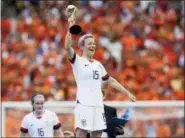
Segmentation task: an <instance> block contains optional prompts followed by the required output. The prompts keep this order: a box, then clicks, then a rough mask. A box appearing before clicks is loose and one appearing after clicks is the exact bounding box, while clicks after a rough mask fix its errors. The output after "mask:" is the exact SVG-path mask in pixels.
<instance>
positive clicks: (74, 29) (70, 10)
mask: <svg viewBox="0 0 185 138" xmlns="http://www.w3.org/2000/svg"><path fill="white" fill-rule="evenodd" d="M76 12H77V8H76V7H75V6H74V5H68V6H67V9H66V14H67V17H68V18H70V17H73V18H76ZM81 31H82V28H81V27H80V26H79V25H77V24H75V25H73V26H71V27H70V28H69V32H70V33H71V34H73V35H78V34H80V33H81Z"/></svg>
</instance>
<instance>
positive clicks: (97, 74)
mask: <svg viewBox="0 0 185 138" xmlns="http://www.w3.org/2000/svg"><path fill="white" fill-rule="evenodd" d="M75 8H76V7H75ZM68 22H69V28H70V27H71V26H73V25H74V24H75V17H74V16H71V17H69V18H68ZM78 47H79V48H80V49H81V50H82V56H79V55H78V54H76V53H75V51H74V49H73V48H72V40H71V34H70V32H69V31H68V32H67V34H66V38H65V48H66V50H67V54H68V56H69V59H70V62H71V66H72V70H73V74H74V77H75V80H76V83H77V97H76V101H77V104H76V107H75V128H76V130H75V133H76V136H77V137H86V135H87V133H89V132H90V135H91V137H101V135H102V130H104V129H106V121H105V116H104V106H103V100H102V99H103V97H102V91H101V86H102V85H101V84H102V81H106V82H107V83H108V84H109V85H111V86H112V87H113V88H115V89H117V90H119V91H120V92H123V93H125V94H126V95H127V96H128V97H129V98H130V99H131V100H132V101H135V100H136V98H135V97H134V96H133V95H132V94H131V93H130V92H129V91H128V90H127V89H125V88H124V87H123V86H122V85H121V84H120V83H119V82H117V81H116V80H115V79H114V78H112V77H111V76H109V75H108V73H107V72H106V70H105V68H104V67H103V65H102V64H101V63H100V62H99V61H97V60H95V59H93V55H94V53H95V49H96V44H95V40H94V36H93V35H92V34H85V35H83V36H82V37H80V39H79V41H78Z"/></svg>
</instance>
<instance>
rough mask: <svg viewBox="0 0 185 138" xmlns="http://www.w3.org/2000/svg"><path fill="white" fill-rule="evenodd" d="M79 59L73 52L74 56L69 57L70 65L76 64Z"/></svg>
mask: <svg viewBox="0 0 185 138" xmlns="http://www.w3.org/2000/svg"><path fill="white" fill-rule="evenodd" d="M79 60H80V56H79V55H78V54H76V53H74V56H73V58H72V59H69V61H70V62H71V64H72V65H74V64H77V63H78V62H79Z"/></svg>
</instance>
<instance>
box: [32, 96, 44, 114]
mask: <svg viewBox="0 0 185 138" xmlns="http://www.w3.org/2000/svg"><path fill="white" fill-rule="evenodd" d="M44 101H45V99H44V95H43V94H41V93H36V94H35V95H33V96H32V98H31V103H32V106H33V111H35V112H37V113H42V111H43V107H44Z"/></svg>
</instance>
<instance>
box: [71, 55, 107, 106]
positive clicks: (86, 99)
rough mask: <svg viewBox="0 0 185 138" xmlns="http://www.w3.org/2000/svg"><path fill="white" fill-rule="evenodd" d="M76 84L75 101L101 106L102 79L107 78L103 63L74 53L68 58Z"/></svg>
mask: <svg viewBox="0 0 185 138" xmlns="http://www.w3.org/2000/svg"><path fill="white" fill-rule="evenodd" d="M70 61H71V65H72V69H73V74H74V77H75V80H76V84H77V99H76V100H77V101H79V102H80V103H81V104H82V105H87V106H101V107H103V94H102V90H101V89H102V81H106V80H108V78H109V75H108V74H107V72H106V70H105V68H104V67H103V65H102V64H101V63H100V62H99V61H97V60H93V61H92V62H91V61H89V60H87V59H85V58H83V57H80V56H79V55H78V54H76V53H75V55H74V57H73V59H71V60H70Z"/></svg>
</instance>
